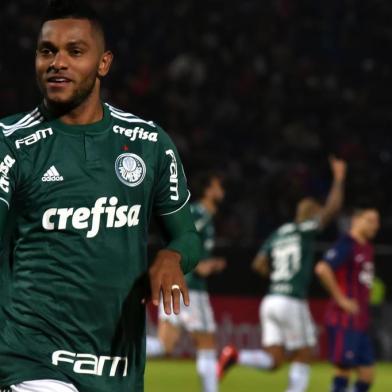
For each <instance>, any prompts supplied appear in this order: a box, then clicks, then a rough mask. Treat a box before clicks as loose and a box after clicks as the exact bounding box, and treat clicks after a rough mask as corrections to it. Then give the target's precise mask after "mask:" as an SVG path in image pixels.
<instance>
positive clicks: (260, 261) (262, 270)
mask: <svg viewBox="0 0 392 392" xmlns="http://www.w3.org/2000/svg"><path fill="white" fill-rule="evenodd" d="M252 269H253V271H255V272H257V273H258V274H259V275H261V276H262V277H264V278H267V277H268V276H269V268H268V259H267V257H266V256H265V255H261V256H260V255H258V256H256V257H255V259H254V260H253V262H252Z"/></svg>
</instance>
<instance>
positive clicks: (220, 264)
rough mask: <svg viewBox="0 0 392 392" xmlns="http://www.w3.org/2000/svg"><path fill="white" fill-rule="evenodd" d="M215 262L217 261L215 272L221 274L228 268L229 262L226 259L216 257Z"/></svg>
mask: <svg viewBox="0 0 392 392" xmlns="http://www.w3.org/2000/svg"><path fill="white" fill-rule="evenodd" d="M214 260H215V268H214V270H215V272H221V271H223V270H224V269H225V268H226V266H227V262H226V259H225V258H224V257H216V258H215V259H214Z"/></svg>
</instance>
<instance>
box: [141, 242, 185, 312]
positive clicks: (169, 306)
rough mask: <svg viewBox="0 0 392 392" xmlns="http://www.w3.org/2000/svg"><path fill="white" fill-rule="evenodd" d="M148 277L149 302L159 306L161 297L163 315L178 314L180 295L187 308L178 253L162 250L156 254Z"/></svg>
mask: <svg viewBox="0 0 392 392" xmlns="http://www.w3.org/2000/svg"><path fill="white" fill-rule="evenodd" d="M148 276H149V280H150V288H151V300H152V303H153V304H154V305H155V306H159V301H160V298H161V296H162V299H163V307H164V310H165V313H166V314H167V315H170V314H171V313H172V311H173V312H174V313H175V314H179V313H180V301H181V295H182V298H183V302H184V305H186V306H189V292H188V287H187V285H186V283H185V279H184V274H183V272H182V269H181V256H180V254H179V253H177V252H174V251H171V250H168V249H163V250H161V251H159V252H158V254H157V256H156V257H155V260H154V262H153V263H152V265H151V267H150V269H149V271H148Z"/></svg>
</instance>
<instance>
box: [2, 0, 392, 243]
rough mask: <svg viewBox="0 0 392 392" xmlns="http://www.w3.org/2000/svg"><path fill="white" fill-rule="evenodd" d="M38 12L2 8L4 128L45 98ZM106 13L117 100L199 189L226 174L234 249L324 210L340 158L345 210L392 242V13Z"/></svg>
mask: <svg viewBox="0 0 392 392" xmlns="http://www.w3.org/2000/svg"><path fill="white" fill-rule="evenodd" d="M39 3H40V2H39V1H37V0H18V1H12V2H11V1H5V2H1V4H0V31H1V49H2V56H1V58H0V115H1V116H4V115H7V114H10V113H13V112H18V111H23V110H28V109H30V108H31V107H32V106H33V105H35V104H36V103H37V100H38V99H39V93H38V91H37V89H36V87H35V84H34V83H33V81H34V70H33V67H34V48H35V42H36V33H37V31H38V28H39V16H40V7H39ZM42 3H44V1H43V2H42ZM94 4H95V5H96V7H97V9H98V11H99V12H100V13H101V15H102V16H103V18H104V23H105V25H106V29H107V35H108V45H109V47H110V49H112V50H113V52H114V53H115V63H114V67H113V70H112V72H111V75H110V76H109V77H108V79H107V81H106V82H105V85H104V86H105V88H104V93H105V99H107V100H109V101H110V102H111V103H113V104H114V105H117V106H119V107H121V108H122V109H124V110H127V111H130V112H132V113H134V114H137V115H139V116H141V117H143V118H147V119H152V120H154V121H156V122H158V123H160V125H162V126H163V127H164V128H165V129H166V130H167V131H168V133H169V134H170V135H171V136H172V137H173V138H174V139H175V141H176V144H177V146H178V147H179V149H180V152H181V155H182V157H183V161H184V164H185V167H186V171H187V173H188V176H189V178H190V179H191V178H192V176H193V175H195V174H196V173H198V172H200V171H201V170H206V169H211V168H214V169H217V170H220V171H222V172H223V173H224V174H225V176H226V180H227V191H228V195H227V196H228V197H227V199H226V201H225V203H224V205H223V206H222V214H220V217H219V220H218V222H219V228H218V233H219V235H220V238H221V241H222V242H224V241H225V240H226V241H230V242H233V241H234V242H235V243H236V244H237V245H240V246H242V245H244V246H247V245H249V244H254V243H256V242H258V241H260V240H261V239H262V238H264V237H265V235H266V234H268V232H269V231H270V230H272V229H274V228H275V227H276V226H277V225H279V224H280V223H282V222H284V221H286V220H290V219H292V216H293V212H294V207H295V203H296V202H297V201H298V199H299V198H300V197H302V196H304V195H313V196H315V197H318V198H320V199H323V198H324V197H325V196H326V194H327V191H328V187H329V183H330V173H329V169H328V155H329V154H336V155H338V156H339V157H342V158H344V159H347V161H348V162H349V181H348V186H347V203H346V206H347V207H351V206H353V205H355V204H358V203H364V202H372V203H376V204H377V206H379V208H380V210H381V211H382V217H383V230H382V232H381V235H380V237H379V241H380V242H387V240H388V238H391V236H390V234H391V232H392V208H391V203H390V202H389V201H390V199H391V197H392V187H391V186H390V185H389V180H390V178H391V174H392V169H391V168H392V136H391V135H390V128H391V126H392V110H391V103H392V102H391V99H390V92H389V90H390V86H391V83H392V67H391V61H390V56H391V55H390V49H392V45H391V40H392V25H391V23H390V21H391V20H392V3H391V2H390V1H388V0H329V1H323V0H263V1H261V0H237V1H230V2H227V1H222V0H210V1H204V0H171V1H170V2H168V1H165V0H149V1H142V0H116V1H110V0H94ZM388 233H389V236H388ZM333 235H334V233H331V236H333Z"/></svg>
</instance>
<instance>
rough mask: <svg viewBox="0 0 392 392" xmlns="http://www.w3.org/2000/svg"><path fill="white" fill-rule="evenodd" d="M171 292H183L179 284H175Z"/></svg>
mask: <svg viewBox="0 0 392 392" xmlns="http://www.w3.org/2000/svg"><path fill="white" fill-rule="evenodd" d="M171 290H172V291H174V290H181V289H180V286H179V285H178V284H173V285H172V287H171Z"/></svg>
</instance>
